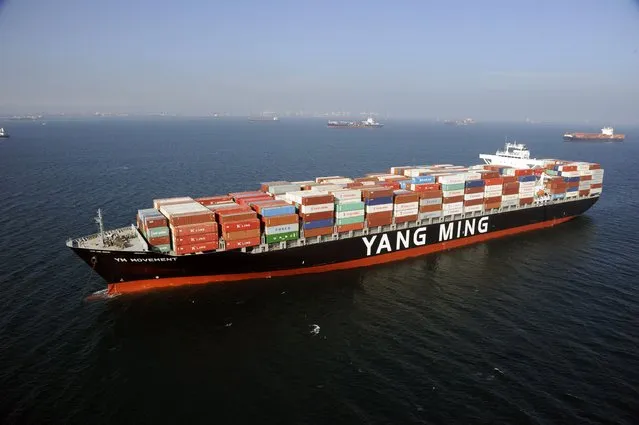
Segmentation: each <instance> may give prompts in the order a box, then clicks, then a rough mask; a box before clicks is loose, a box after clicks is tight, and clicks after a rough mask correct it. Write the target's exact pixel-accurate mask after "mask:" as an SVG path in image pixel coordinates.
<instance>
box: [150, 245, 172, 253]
mask: <svg viewBox="0 0 639 425" xmlns="http://www.w3.org/2000/svg"><path fill="white" fill-rule="evenodd" d="M152 249H153V250H154V251H159V252H169V251H171V245H154V246H153V247H152Z"/></svg>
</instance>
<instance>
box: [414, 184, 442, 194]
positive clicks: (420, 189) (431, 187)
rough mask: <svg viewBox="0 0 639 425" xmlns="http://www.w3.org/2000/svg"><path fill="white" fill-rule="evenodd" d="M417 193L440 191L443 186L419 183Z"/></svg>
mask: <svg viewBox="0 0 639 425" xmlns="http://www.w3.org/2000/svg"><path fill="white" fill-rule="evenodd" d="M414 187H415V189H414V190H415V192H424V191H430V190H440V189H441V187H442V185H441V184H439V183H419V184H416V185H415V186H414Z"/></svg>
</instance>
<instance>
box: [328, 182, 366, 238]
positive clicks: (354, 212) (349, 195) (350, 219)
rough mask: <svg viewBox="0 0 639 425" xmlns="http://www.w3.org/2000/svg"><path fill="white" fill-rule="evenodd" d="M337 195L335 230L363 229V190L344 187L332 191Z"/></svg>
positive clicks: (341, 231)
mask: <svg viewBox="0 0 639 425" xmlns="http://www.w3.org/2000/svg"><path fill="white" fill-rule="evenodd" d="M331 194H332V195H333V196H334V197H335V231H336V232H337V233H343V232H350V231H353V230H362V229H363V228H364V214H365V208H364V203H363V202H362V191H361V190H359V189H343V190H336V191H333V192H331Z"/></svg>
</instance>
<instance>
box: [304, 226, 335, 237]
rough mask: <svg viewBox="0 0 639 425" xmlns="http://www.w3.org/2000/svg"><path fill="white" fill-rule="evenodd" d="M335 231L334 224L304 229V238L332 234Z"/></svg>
mask: <svg viewBox="0 0 639 425" xmlns="http://www.w3.org/2000/svg"><path fill="white" fill-rule="evenodd" d="M332 233H333V226H332V225H331V226H330V227H318V228H316V229H304V238H313V237H316V236H323V235H330V234H332Z"/></svg>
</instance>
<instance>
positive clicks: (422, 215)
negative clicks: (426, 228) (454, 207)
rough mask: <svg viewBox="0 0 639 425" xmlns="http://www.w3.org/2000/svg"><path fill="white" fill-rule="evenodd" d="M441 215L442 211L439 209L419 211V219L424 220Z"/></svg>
mask: <svg viewBox="0 0 639 425" xmlns="http://www.w3.org/2000/svg"><path fill="white" fill-rule="evenodd" d="M441 216H442V212H441V211H430V212H425V213H419V216H418V217H419V219H420V220H426V219H429V218H439V217H441Z"/></svg>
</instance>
